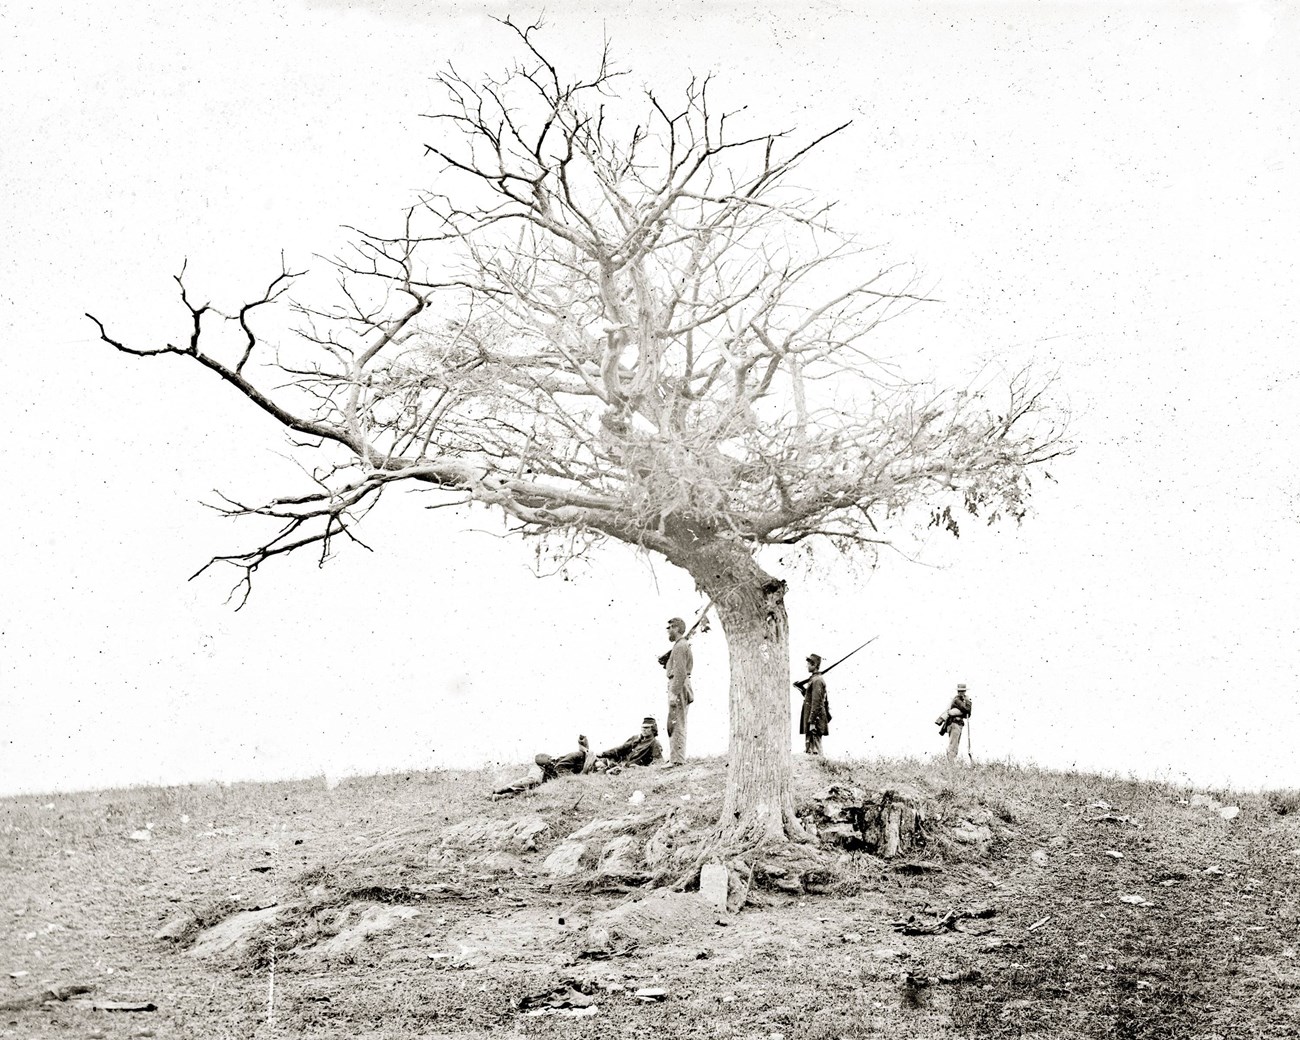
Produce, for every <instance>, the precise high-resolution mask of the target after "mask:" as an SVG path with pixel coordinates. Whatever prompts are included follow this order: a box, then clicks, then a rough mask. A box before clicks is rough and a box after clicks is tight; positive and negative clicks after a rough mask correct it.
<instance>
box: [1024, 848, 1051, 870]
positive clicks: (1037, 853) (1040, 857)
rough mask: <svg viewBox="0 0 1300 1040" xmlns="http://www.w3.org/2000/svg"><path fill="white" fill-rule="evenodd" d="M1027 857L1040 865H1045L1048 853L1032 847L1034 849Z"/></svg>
mask: <svg viewBox="0 0 1300 1040" xmlns="http://www.w3.org/2000/svg"><path fill="white" fill-rule="evenodd" d="M1029 858H1030V859H1031V860H1033V861H1034V863H1036V864H1037V865H1038V866H1040V867H1045V866H1047V864H1048V855H1047V853H1046V852H1044V851H1043V850H1042V849H1034V851H1033V852H1031V853H1030V854H1029Z"/></svg>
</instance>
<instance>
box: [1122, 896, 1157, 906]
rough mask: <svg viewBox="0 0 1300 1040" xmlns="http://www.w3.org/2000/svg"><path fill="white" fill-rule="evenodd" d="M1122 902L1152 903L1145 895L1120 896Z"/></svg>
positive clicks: (1140, 904)
mask: <svg viewBox="0 0 1300 1040" xmlns="http://www.w3.org/2000/svg"><path fill="white" fill-rule="evenodd" d="M1119 901H1120V902H1121V903H1129V904H1131V905H1133V906H1150V905H1151V903H1150V901H1149V900H1147V899H1146V897H1145V896H1120V897H1119Z"/></svg>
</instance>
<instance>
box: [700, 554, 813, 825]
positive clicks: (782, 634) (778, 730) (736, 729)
mask: <svg viewBox="0 0 1300 1040" xmlns="http://www.w3.org/2000/svg"><path fill="white" fill-rule="evenodd" d="M684 562H685V566H686V568H687V570H689V571H690V573H691V575H692V576H693V577H694V578H695V580H696V582H697V584H698V585H699V587H700V590H701V591H702V592H704V593H705V594H706V595H708V596H711V597H712V599H713V602H714V606H715V608H716V610H717V614H718V620H719V621H720V622H721V624H722V628H723V631H724V632H725V633H726V636H727V650H728V652H729V654H730V660H731V686H730V694H729V698H730V704H729V707H730V719H731V739H730V743H729V747H728V754H727V790H726V797H725V801H724V803H723V810H722V817H721V818H720V820H719V822H718V823H719V832H720V833H719V837H720V838H721V839H722V841H723V843H724V844H726V845H727V846H729V847H732V848H737V847H739V848H752V847H754V846H758V845H763V844H766V843H770V842H781V841H785V840H786V839H787V838H795V839H799V840H807V839H808V835H807V833H806V832H805V831H804V829H803V827H802V826H801V825H800V824H799V820H798V818H797V817H796V816H795V812H794V800H793V796H792V793H791V769H792V766H791V761H790V630H789V626H788V624H787V618H786V611H785V582H783V581H780V580H779V579H777V578H774V577H772V576H771V575H770V574H767V573H766V572H765V571H764V570H763V569H762V568H761V567H759V566H758V564H757V563H756V562H755V561H754V559H753V557H752V556H750V555H749V553H747V552H745V551H743V550H738V549H736V548H735V547H734V546H731V545H727V544H723V545H721V546H718V545H716V544H715V545H713V546H709V547H708V548H707V549H704V550H701V549H700V548H698V547H695V548H693V551H692V552H691V553H690V557H689V559H688V560H686V561H684Z"/></svg>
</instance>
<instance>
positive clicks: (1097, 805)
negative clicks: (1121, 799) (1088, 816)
mask: <svg viewBox="0 0 1300 1040" xmlns="http://www.w3.org/2000/svg"><path fill="white" fill-rule="evenodd" d="M1088 808H1089V809H1100V810H1102V812H1110V802H1102V801H1096V802H1093V803H1092V804H1091V805H1090V806H1088Z"/></svg>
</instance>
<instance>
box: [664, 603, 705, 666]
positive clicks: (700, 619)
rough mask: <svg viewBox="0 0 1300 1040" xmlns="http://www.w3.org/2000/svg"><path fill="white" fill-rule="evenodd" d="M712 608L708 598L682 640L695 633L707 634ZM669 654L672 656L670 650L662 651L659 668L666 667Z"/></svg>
mask: <svg viewBox="0 0 1300 1040" xmlns="http://www.w3.org/2000/svg"><path fill="white" fill-rule="evenodd" d="M712 606H713V598H712V597H709V602H707V603H706V604H704V609H703V610H701V611H700V612H699V614H698V615H697V616H696V618H695V624H693V625H691V627H690V628H688V629H687V630H686V634H685V635H684V636H682V638H683V639H690V638H691V636H693V635H695V633H696V631H700V632H707V631H708V630H709V620H708V618H709V608H710V607H712ZM671 654H672V651H671V650H666V651H664V653H662V654H660V655H659V667H660V668H667V667H668V658H669V655H671Z"/></svg>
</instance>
